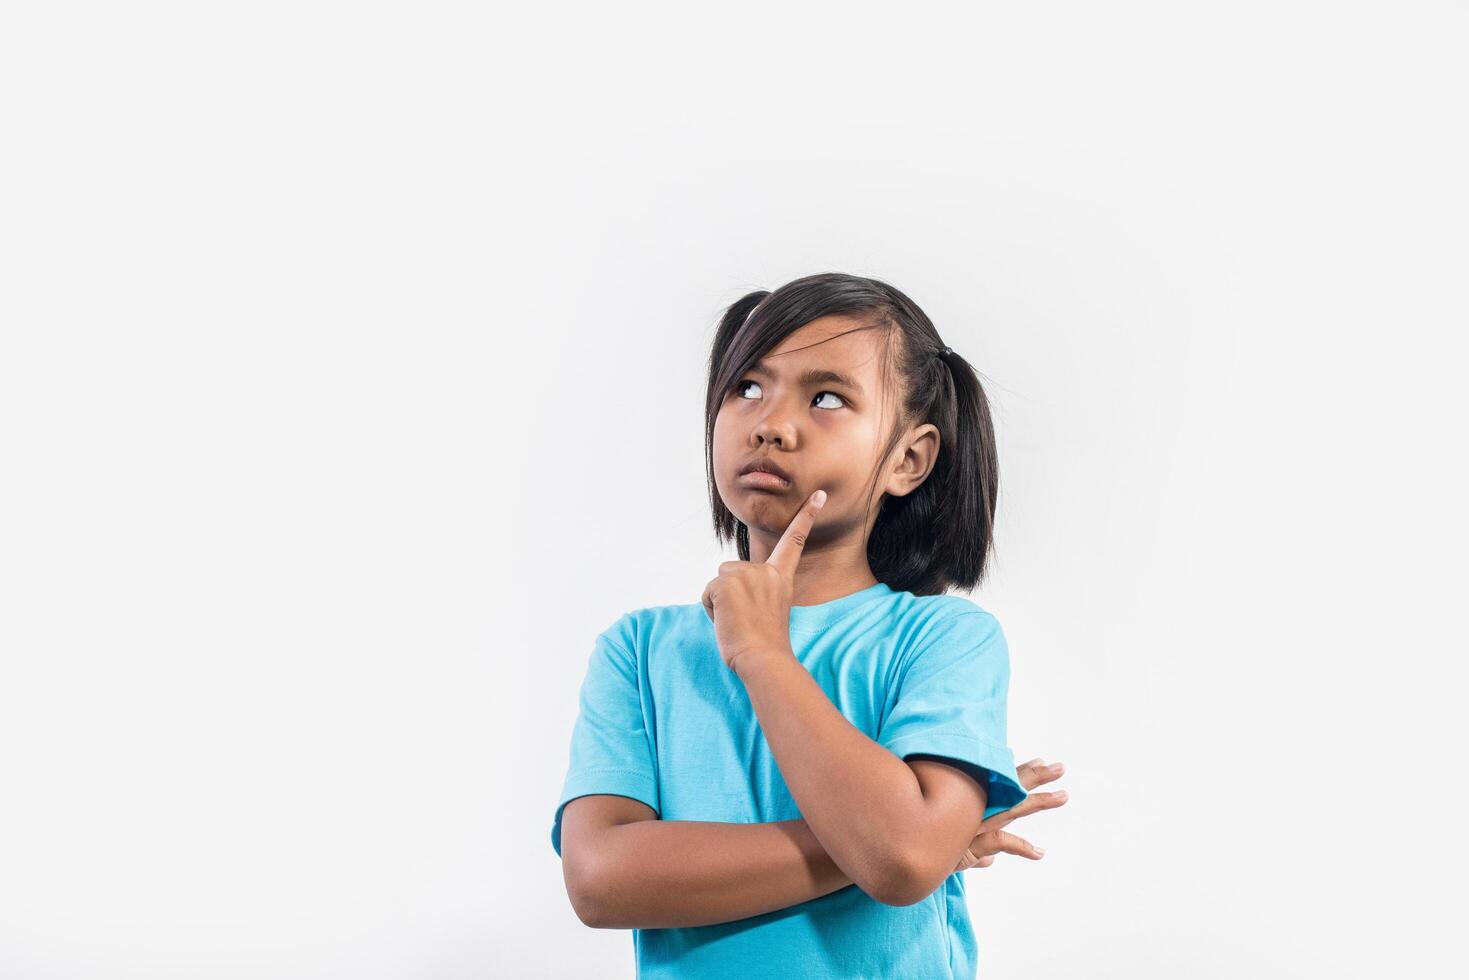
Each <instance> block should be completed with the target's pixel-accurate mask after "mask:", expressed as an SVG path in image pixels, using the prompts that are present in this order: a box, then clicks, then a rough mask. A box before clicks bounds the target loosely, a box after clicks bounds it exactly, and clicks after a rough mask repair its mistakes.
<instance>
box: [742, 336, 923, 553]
mask: <svg viewBox="0 0 1469 980" xmlns="http://www.w3.org/2000/svg"><path fill="white" fill-rule="evenodd" d="M858 326H861V321H858V320H854V319H850V318H847V317H842V316H826V317H821V318H819V319H816V320H812V321H811V322H810V323H808V324H806V325H804V326H802V327H801V328H800V329H798V330H796V331H795V332H794V333H792V334H791V335H790V336H788V337H786V338H785V339H784V340H782V341H781V342H780V344H779V345H777V346H776V348H775V349H774V350H772V351H770V352H769V353H767V354H766V355H765V356H764V357H763V358H762V359H761V360H760V363H759V364H758V365H756V367H754V368H752V369H751V370H750V371H748V372H746V373H745V374H743V375H741V376H740V378H739V379H737V380H736V382H735V384H734V386H733V387H732V388H731V389H730V390H729V391H727V392H725V394H724V400H723V402H722V403H721V404H720V407H719V412H718V414H717V415H716V416H715V420H714V480H715V486H716V488H717V489H718V491H719V496H720V498H721V499H722V500H723V501H724V505H725V506H726V507H728V508H729V509H730V511H731V512H732V513H733V514H734V515H735V516H736V517H737V518H739V519H740V520H741V521H743V522H744V523H745V524H746V525H747V526H748V527H749V529H750V534H751V539H752V541H753V540H754V538H755V537H756V536H757V533H758V532H761V531H763V532H764V534H763V535H761V536H762V537H765V538H767V539H770V540H771V541H772V542H773V541H774V540H778V539H779V537H780V535H781V534H782V533H783V532H784V531H785V529H786V526H787V525H788V524H789V523H790V521H791V518H792V517H794V516H795V513H796V510H797V509H798V508H799V507H800V506H801V505H802V504H803V503H805V501H806V499H807V498H809V497H810V496H811V494H813V493H814V492H816V491H817V490H825V491H826V494H827V499H826V503H825V504H824V505H823V506H822V508H821V510H820V512H819V514H818V517H817V527H816V528H813V533H812V538H813V541H814V540H815V539H816V538H817V537H818V532H820V536H821V537H823V538H825V539H827V540H830V539H832V538H834V537H840V536H844V535H845V534H846V533H847V532H849V531H858V532H863V535H864V536H863V540H864V541H865V531H866V526H865V522H866V521H868V520H875V519H876V498H880V497H881V495H882V494H883V493H900V494H901V493H907V492H909V491H910V490H912V489H913V488H914V487H916V486H917V485H918V484H919V483H921V482H922V477H923V476H926V475H927V472H928V470H929V469H930V468H931V465H932V461H931V460H929V459H926V458H925V453H926V452H928V451H929V450H930V448H931V451H932V452H933V453H936V450H937V429H935V428H934V427H933V426H931V425H927V426H920V427H918V429H915V430H914V432H913V433H909V434H908V438H905V439H904V440H903V441H902V442H900V443H899V444H898V446H897V447H896V448H895V450H894V456H893V459H892V463H891V464H885V467H884V473H883V474H882V475H881V476H880V477H879V478H878V480H877V481H876V484H875V485H873V486H872V490H871V496H872V498H874V499H872V500H869V499H868V497H867V493H868V487H869V485H872V470H873V467H874V466H875V465H876V464H877V461H878V460H877V456H878V453H879V452H880V451H881V448H882V443H883V442H884V441H885V439H884V436H885V435H886V434H887V433H888V432H889V431H890V426H891V419H892V412H893V411H894V409H895V407H896V406H895V405H894V404H893V402H894V400H895V399H894V396H893V395H892V393H885V392H884V391H883V388H882V384H883V380H882V378H881V376H880V375H879V373H878V369H879V367H880V363H881V362H880V345H881V344H884V343H886V342H887V341H886V334H885V332H884V331H882V330H877V329H872V330H858V329H853V328H855V327H858ZM884 402H886V403H887V404H883V403H884ZM920 429H926V430H932V433H931V434H930V435H925V436H924V437H923V438H921V439H920V440H919V442H920V445H919V446H918V447H917V450H918V451H917V456H916V457H914V458H910V457H912V451H913V449H914V446H913V438H912V437H913V436H914V435H915V434H918V432H919V430H920ZM930 441H931V442H932V446H931V447H928V444H929V442H930ZM755 460H764V461H769V462H771V463H774V464H775V465H776V466H778V467H779V468H780V469H781V470H783V471H785V473H786V474H788V475H789V477H790V480H789V482H788V483H785V484H782V485H779V486H776V485H774V484H772V483H771V482H769V481H767V482H765V483H760V482H756V481H755V480H747V479H746V478H744V477H742V476H741V475H740V471H741V470H742V469H743V468H744V467H745V466H746V465H747V464H749V463H751V462H753V461H755ZM897 464H901V465H897ZM869 511H870V513H869Z"/></svg>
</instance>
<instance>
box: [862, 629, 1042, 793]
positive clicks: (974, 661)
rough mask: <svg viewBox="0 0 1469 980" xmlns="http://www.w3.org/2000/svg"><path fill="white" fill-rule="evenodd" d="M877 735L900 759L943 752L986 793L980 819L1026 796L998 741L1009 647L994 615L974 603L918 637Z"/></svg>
mask: <svg viewBox="0 0 1469 980" xmlns="http://www.w3.org/2000/svg"><path fill="white" fill-rule="evenodd" d="M897 687H898V690H897V701H896V703H895V704H894V706H893V708H892V710H891V711H890V712H889V713H888V714H887V716H886V717H885V718H884V719H883V721H882V723H881V725H880V726H879V729H878V734H877V739H876V741H877V742H878V743H879V744H881V745H883V746H885V747H886V748H887V749H889V750H890V751H892V752H893V753H894V754H895V755H897V756H898V758H900V759H906V758H908V757H909V756H914V755H933V756H942V757H943V758H944V761H946V762H948V763H950V764H952V765H954V766H955V767H957V768H959V769H961V770H963V771H964V772H966V773H968V774H969V775H970V776H972V777H974V778H975V779H976V780H978V781H979V783H980V784H981V785H982V786H984V788H985V792H986V794H987V800H986V804H985V811H984V819H986V820H988V819H989V818H990V817H992V816H994V815H995V814H997V813H1003V812H1004V811H1006V810H1008V809H1010V808H1011V807H1013V806H1015V804H1017V803H1019V802H1021V801H1022V800H1024V799H1025V797H1026V795H1027V794H1026V791H1025V789H1024V787H1022V786H1021V785H1020V778H1019V776H1018V775H1017V774H1016V771H1015V757H1014V755H1013V753H1012V752H1011V751H1010V748H1009V746H1008V745H1007V744H1006V740H1005V723H1006V712H1005V699H1006V697H1007V695H1008V693H1009V687H1010V651H1009V647H1008V646H1007V644H1006V642H1005V634H1004V632H1003V631H1002V630H1001V629H1000V623H999V620H997V619H996V618H995V617H994V615H993V614H991V613H989V612H986V611H984V610H982V609H979V608H978V607H977V606H976V607H974V608H973V609H972V610H971V611H962V612H959V613H957V614H952V615H947V616H945V617H944V618H943V619H942V620H940V621H939V622H937V623H935V624H934V625H932V626H930V627H929V629H928V630H927V631H926V632H925V633H924V635H923V636H922V637H921V638H920V639H919V640H918V641H917V643H916V647H915V649H914V650H913V651H912V653H911V656H910V657H909V659H908V662H907V665H906V668H905V669H903V670H902V671H901V673H900V675H899V679H898V682H897Z"/></svg>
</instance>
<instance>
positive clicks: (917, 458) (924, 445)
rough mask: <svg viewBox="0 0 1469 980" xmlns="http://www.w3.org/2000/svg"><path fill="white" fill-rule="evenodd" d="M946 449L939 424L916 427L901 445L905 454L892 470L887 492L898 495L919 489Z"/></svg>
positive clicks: (902, 452) (900, 449)
mask: <svg viewBox="0 0 1469 980" xmlns="http://www.w3.org/2000/svg"><path fill="white" fill-rule="evenodd" d="M942 448H943V445H942V439H941V437H940V435H939V428H938V426H936V425H934V424H933V423H932V422H924V423H923V424H922V425H919V426H915V427H914V429H913V431H912V432H910V433H909V434H908V435H907V436H906V437H905V438H904V440H903V442H902V443H901V444H900V448H899V452H900V453H901V455H900V456H899V457H898V459H897V460H896V461H895V463H894V464H893V468H892V469H891V470H890V471H889V472H888V475H887V485H886V486H885V487H884V488H883V492H884V493H887V494H890V495H892V496H894V497H906V496H907V495H908V494H910V493H912V492H913V491H914V490H917V489H918V488H919V487H920V486H922V485H923V481H924V480H926V479H928V475H929V474H930V473H932V472H933V468H934V465H935V464H936V463H937V462H938V458H939V451H940V450H941V449H942Z"/></svg>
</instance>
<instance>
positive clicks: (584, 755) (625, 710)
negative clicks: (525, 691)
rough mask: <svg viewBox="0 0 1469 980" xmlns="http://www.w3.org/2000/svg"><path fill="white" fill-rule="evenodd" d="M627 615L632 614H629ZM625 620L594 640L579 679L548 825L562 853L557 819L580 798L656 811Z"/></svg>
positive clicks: (653, 771)
mask: <svg viewBox="0 0 1469 980" xmlns="http://www.w3.org/2000/svg"><path fill="white" fill-rule="evenodd" d="M629 615H631V614H629ZM627 622H628V616H624V617H623V618H622V619H620V620H618V622H617V623H614V624H613V625H612V626H610V627H608V628H607V629H606V630H605V631H603V632H602V633H601V634H600V635H599V636H598V637H597V639H596V642H595V644H594V646H593V648H592V655H591V657H590V659H589V660H588V662H587V671H586V675H585V677H584V678H583V680H582V684H581V694H580V707H579V710H578V713H577V717H576V724H575V725H574V726H573V728H572V732H571V758H570V762H569V765H568V766H567V770H566V779H565V782H564V783H563V784H562V787H561V799H560V800H558V801H557V803H556V814H555V816H554V817H553V819H552V823H551V846H552V847H553V848H555V850H556V854H557V855H558V856H559V855H560V854H561V816H562V811H564V810H565V808H566V804H568V803H570V802H571V801H572V800H574V799H576V798H577V797H578V796H588V795H591V794H593V793H610V794H613V795H616V796H627V797H631V798H632V799H634V800H638V801H640V802H642V803H646V804H647V805H648V806H650V807H652V808H653V809H654V810H655V811H656V810H658V809H659V806H658V779H657V770H656V767H655V762H654V756H653V744H652V738H651V736H650V734H649V732H648V730H647V725H646V722H645V720H644V715H643V698H642V694H641V691H642V685H641V684H640V683H639V680H638V670H637V661H636V659H635V658H634V656H633V655H632V653H630V652H629V648H628V647H627V646H625V645H624V644H625V643H626V642H627V640H628V639H629V637H628V633H629V631H628V630H627V629H626V628H625V627H626V624H627Z"/></svg>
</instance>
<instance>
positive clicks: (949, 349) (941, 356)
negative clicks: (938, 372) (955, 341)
mask: <svg viewBox="0 0 1469 980" xmlns="http://www.w3.org/2000/svg"><path fill="white" fill-rule="evenodd" d="M952 353H954V348H952V347H947V346H946V347H944V349H943V350H941V351H939V352H938V355H937V356H938V357H939V359H940V360H945V361H946V360H948V358H949V355H950V354H952Z"/></svg>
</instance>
